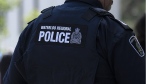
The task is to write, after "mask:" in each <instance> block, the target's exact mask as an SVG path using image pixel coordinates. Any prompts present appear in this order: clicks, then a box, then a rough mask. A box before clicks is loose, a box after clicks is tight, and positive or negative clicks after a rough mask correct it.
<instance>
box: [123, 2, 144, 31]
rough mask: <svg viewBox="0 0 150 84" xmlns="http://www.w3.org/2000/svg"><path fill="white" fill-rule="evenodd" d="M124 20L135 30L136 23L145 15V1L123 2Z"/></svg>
mask: <svg viewBox="0 0 150 84" xmlns="http://www.w3.org/2000/svg"><path fill="white" fill-rule="evenodd" d="M121 1H122V3H121V6H122V7H121V8H122V11H121V13H122V20H123V21H124V22H125V23H127V24H128V25H129V26H130V27H131V28H133V29H134V26H135V23H136V22H137V20H138V19H139V17H141V16H142V15H143V14H144V13H145V11H146V10H145V9H146V1H145V0H121Z"/></svg>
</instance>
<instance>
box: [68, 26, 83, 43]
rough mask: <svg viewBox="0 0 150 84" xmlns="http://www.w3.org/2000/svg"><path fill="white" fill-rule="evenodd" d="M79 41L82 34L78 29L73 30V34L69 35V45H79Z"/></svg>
mask: <svg viewBox="0 0 150 84" xmlns="http://www.w3.org/2000/svg"><path fill="white" fill-rule="evenodd" d="M81 39H82V34H81V32H80V29H79V28H76V29H75V32H73V33H72V35H71V40H70V43H71V44H73V43H75V44H81Z"/></svg>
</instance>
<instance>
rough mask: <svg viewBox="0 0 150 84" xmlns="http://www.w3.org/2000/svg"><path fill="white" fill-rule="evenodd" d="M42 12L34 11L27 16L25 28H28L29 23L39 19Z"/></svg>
mask: <svg viewBox="0 0 150 84" xmlns="http://www.w3.org/2000/svg"><path fill="white" fill-rule="evenodd" d="M39 14H40V12H39V11H38V10H33V11H31V12H30V13H29V15H27V16H26V17H25V18H24V22H25V25H24V28H25V26H27V23H28V22H30V21H32V20H33V19H35V18H37V17H38V16H39Z"/></svg>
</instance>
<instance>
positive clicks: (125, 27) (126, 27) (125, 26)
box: [112, 18, 133, 31]
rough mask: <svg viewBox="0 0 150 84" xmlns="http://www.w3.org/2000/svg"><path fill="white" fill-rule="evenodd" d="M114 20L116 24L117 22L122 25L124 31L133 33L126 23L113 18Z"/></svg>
mask: <svg viewBox="0 0 150 84" xmlns="http://www.w3.org/2000/svg"><path fill="white" fill-rule="evenodd" d="M112 20H113V21H114V22H116V23H117V24H118V25H120V26H121V27H122V28H123V29H125V30H131V31H133V30H132V29H131V28H130V27H129V26H128V25H127V24H126V23H124V22H122V21H120V20H118V19H115V18H113V19H112Z"/></svg>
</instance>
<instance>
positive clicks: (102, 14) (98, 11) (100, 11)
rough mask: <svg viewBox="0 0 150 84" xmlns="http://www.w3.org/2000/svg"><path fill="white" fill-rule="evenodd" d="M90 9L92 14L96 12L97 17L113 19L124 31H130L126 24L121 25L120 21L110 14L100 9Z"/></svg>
mask: <svg viewBox="0 0 150 84" xmlns="http://www.w3.org/2000/svg"><path fill="white" fill-rule="evenodd" d="M90 9H91V10H93V11H94V12H96V13H97V14H98V16H109V17H110V18H111V19H113V20H114V21H116V22H117V23H118V24H120V25H121V26H122V27H123V28H124V29H126V30H132V29H131V28H130V27H129V26H128V25H127V24H125V23H123V22H122V21H120V20H117V19H116V18H115V17H114V16H113V15H112V14H111V13H110V12H108V11H106V10H104V9H101V8H90Z"/></svg>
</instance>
